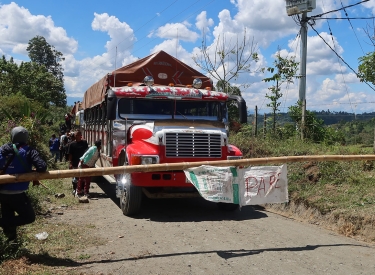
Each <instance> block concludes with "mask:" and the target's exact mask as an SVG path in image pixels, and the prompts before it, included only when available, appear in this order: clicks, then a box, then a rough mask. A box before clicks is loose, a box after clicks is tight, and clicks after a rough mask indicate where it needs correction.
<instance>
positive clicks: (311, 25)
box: [308, 22, 375, 91]
mask: <svg viewBox="0 0 375 275" xmlns="http://www.w3.org/2000/svg"><path fill="white" fill-rule="evenodd" d="M308 24H309V25H310V27H311V28H312V29H313V30H314V31H315V33H316V34H317V35H318V36H319V37H320V38H321V39H322V40H323V42H324V43H325V44H326V45H327V46H328V47H329V48H330V49H331V50H332V51H333V52H334V53H335V54H336V56H337V57H338V58H340V59H341V61H342V62H344V63H345V64H346V66H348V68H349V69H350V70H352V71H353V72H354V73H355V75H357V76H358V73H357V72H356V71H355V70H354V69H353V68H352V67H351V66H350V65H349V64H348V63H347V62H346V61H345V60H344V59H343V58H342V57H341V56H340V55H339V54H338V53H337V52H336V51H335V50H334V49H332V47H331V46H330V45H329V44H328V43H327V42H326V41H325V39H324V38H323V37H322V36H321V35H320V34H319V33H318V31H317V30H316V29H315V28H314V27H313V25H314V24H312V23H309V22H308ZM363 82H364V83H366V84H367V86H369V87H370V88H371V89H372V90H374V91H375V89H374V87H372V86H371V85H370V84H369V83H368V82H366V81H363Z"/></svg>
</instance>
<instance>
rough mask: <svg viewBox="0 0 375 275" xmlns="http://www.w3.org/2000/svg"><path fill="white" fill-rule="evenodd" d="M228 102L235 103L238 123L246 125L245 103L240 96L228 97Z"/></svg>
mask: <svg viewBox="0 0 375 275" xmlns="http://www.w3.org/2000/svg"><path fill="white" fill-rule="evenodd" d="M229 100H235V101H237V106H238V113H239V118H240V123H241V124H243V123H247V107H246V101H245V100H244V99H243V98H242V96H238V95H230V96H229Z"/></svg>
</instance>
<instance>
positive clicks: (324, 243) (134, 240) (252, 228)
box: [58, 179, 375, 275]
mask: <svg viewBox="0 0 375 275" xmlns="http://www.w3.org/2000/svg"><path fill="white" fill-rule="evenodd" d="M92 186H93V187H94V188H93V189H91V190H92V192H95V193H97V194H96V197H97V198H98V199H97V200H91V201H90V203H88V204H82V205H80V206H82V207H80V209H79V210H67V211H65V213H64V215H61V216H59V217H58V219H59V220H61V221H64V222H69V223H72V224H88V225H89V226H92V227H93V226H95V232H96V236H97V237H98V238H101V239H103V240H105V245H102V246H95V247H88V248H87V249H85V250H80V251H76V252H74V253H76V256H80V255H81V256H82V255H83V256H82V258H87V259H84V260H81V261H79V263H80V266H79V267H78V268H74V269H77V270H81V271H82V272H84V273H85V274H163V275H164V274H206V275H207V274H375V260H374V259H375V246H373V245H369V244H365V243H361V242H357V241H355V240H353V239H350V238H346V237H343V236H339V235H337V234H334V233H332V232H330V231H326V230H323V229H321V228H319V227H317V226H314V225H311V224H305V223H301V222H296V221H293V220H290V219H287V218H284V217H282V216H279V215H276V214H273V213H270V212H267V211H262V210H257V209H255V208H253V207H249V206H247V207H244V208H242V210H241V211H236V212H222V211H220V210H218V209H217V208H216V205H215V204H213V203H210V202H207V201H204V200H203V199H178V200H171V199H169V200H146V201H145V208H144V211H143V212H142V213H141V214H140V215H139V216H137V217H134V218H129V217H126V216H124V215H123V214H122V212H121V210H120V208H119V206H118V199H116V198H115V196H114V185H110V184H109V183H106V182H105V180H104V179H103V180H101V181H97V182H96V183H94V184H92ZM84 273H82V274H84Z"/></svg>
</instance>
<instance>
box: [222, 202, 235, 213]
mask: <svg viewBox="0 0 375 275" xmlns="http://www.w3.org/2000/svg"><path fill="white" fill-rule="evenodd" d="M239 206H240V205H239V204H235V203H226V202H218V203H217V207H219V209H220V210H223V211H235V210H237V209H238V208H239Z"/></svg>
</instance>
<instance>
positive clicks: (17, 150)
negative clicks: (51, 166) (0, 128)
mask: <svg viewBox="0 0 375 275" xmlns="http://www.w3.org/2000/svg"><path fill="white" fill-rule="evenodd" d="M28 140H29V134H28V132H27V130H26V129H25V128H24V127H21V126H18V127H15V128H13V129H12V130H11V143H7V144H4V145H3V146H1V147H0V168H1V169H2V174H22V173H27V172H30V171H31V170H32V167H33V166H34V167H35V171H36V172H45V171H46V170H47V164H46V162H45V161H44V160H43V159H42V158H41V157H40V155H39V152H38V151H37V150H36V149H33V148H31V147H29V145H27V143H28ZM33 185H38V181H33ZM28 188H29V182H28V181H24V182H17V183H8V184H1V185H0V205H1V216H2V217H1V218H0V227H2V228H3V232H4V234H5V236H6V237H7V238H8V241H12V240H15V239H16V238H17V227H18V226H21V225H25V224H29V223H33V222H34V221H35V212H34V209H33V207H32V205H31V202H30V199H29V197H28V196H27V195H26V193H25V191H26V190H27V189H28ZM15 213H17V215H15Z"/></svg>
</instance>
